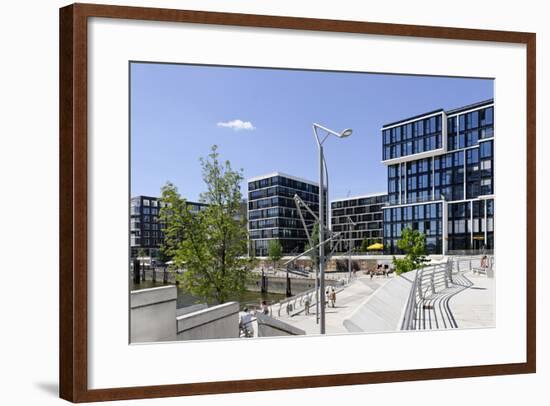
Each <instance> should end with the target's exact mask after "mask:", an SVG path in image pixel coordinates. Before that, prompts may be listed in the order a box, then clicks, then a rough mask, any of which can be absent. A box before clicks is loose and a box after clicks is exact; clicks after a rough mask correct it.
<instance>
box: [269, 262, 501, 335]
mask: <svg viewBox="0 0 550 406" xmlns="http://www.w3.org/2000/svg"><path fill="white" fill-rule="evenodd" d="M407 278H409V279H410V278H411V276H409V275H407V274H405V275H404V276H403V277H400V276H395V275H392V276H390V277H387V278H386V277H383V276H377V277H374V278H373V279H371V278H370V276H367V275H360V276H358V277H357V278H356V279H354V280H353V281H352V282H351V283H350V284H349V285H347V286H345V287H343V288H341V289H339V292H338V294H337V298H336V306H335V307H334V308H333V307H329V306H327V307H326V332H327V334H344V333H349V332H359V331H365V332H369V331H372V332H374V331H376V332H379V331H383V330H384V329H385V331H396V330H400V329H401V325H400V319H401V316H402V311H403V310H404V302H405V301H406V296H408V293H407V287H408V284H409V283H410V281H409V279H407ZM409 291H410V289H409ZM315 309H316V306H315V302H314V301H313V303H312V305H311V307H310V314H309V315H306V314H305V312H304V311H299V312H294V313H291V315H288V314H286V313H285V312H281V316H278V315H275V317H276V318H277V319H279V320H281V321H284V322H285V323H288V324H290V325H292V326H295V327H297V328H300V329H302V330H304V331H305V332H306V334H319V325H318V324H317V323H316V315H315ZM382 319H385V321H386V323H385V324H384V325H382V324H381V323H379V322H378V321H379V320H382ZM388 319H391V321H390V322H389V323H388V322H387V321H388ZM356 320H359V321H360V322H359V323H357V322H356ZM390 325H391V326H392V327H388V326H390ZM494 325H495V279H494V278H488V277H487V276H485V275H479V274H475V273H473V272H472V271H469V270H461V271H459V272H455V273H454V274H453V278H452V282H451V283H450V284H449V285H448V287H442V288H441V289H438V290H437V291H436V292H435V293H433V294H429V295H427V296H426V297H425V298H424V300H422V301H421V302H420V303H419V304H418V310H417V323H416V329H422V330H424V329H456V328H484V327H485V328H486V327H492V326H494ZM350 326H352V327H350Z"/></svg>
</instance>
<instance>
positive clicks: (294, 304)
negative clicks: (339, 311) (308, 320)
mask: <svg viewBox="0 0 550 406" xmlns="http://www.w3.org/2000/svg"><path fill="white" fill-rule="evenodd" d="M339 282H340V284H339V286H338V290H337V291H336V293H339V292H341V291H342V289H344V287H345V286H347V285H349V283H351V281H347V280H346V279H345V278H344V279H339ZM315 292H316V288H311V289H308V290H306V291H304V292H301V293H299V294H297V295H295V296H292V297H287V298H285V299H282V300H280V301H278V302H276V303H273V304H272V305H270V306H269V314H270V315H271V316H272V317H274V316H273V315H274V314H275V313H276V314H277V317H281V312H282V310H283V309H285V310H286V315H287V316H291V315H292V313H300V312H301V311H303V310H305V304H306V301H305V299H306V298H309V307H312V306H313V305H315V299H316V295H315ZM319 293H320V294H322V293H321V292H319ZM277 306H278V308H277Z"/></svg>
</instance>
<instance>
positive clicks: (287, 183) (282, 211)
mask: <svg viewBox="0 0 550 406" xmlns="http://www.w3.org/2000/svg"><path fill="white" fill-rule="evenodd" d="M295 194H297V195H298V196H300V197H301V198H302V199H303V201H304V202H305V203H306V204H307V205H308V206H309V207H310V209H311V210H312V211H313V212H314V213H315V214H316V215H318V214H319V184H318V183H315V182H311V181H308V180H305V179H301V178H298V177H295V176H291V175H286V174H284V173H280V172H274V173H270V174H267V175H263V176H257V177H254V178H251V179H249V180H248V234H249V249H250V254H253V255H255V256H258V257H263V256H267V255H268V244H269V241H270V240H278V241H279V242H280V243H281V246H282V248H283V253H284V254H292V253H300V252H303V251H304V247H305V245H306V244H307V242H308V241H307V235H306V233H305V230H304V227H303V225H302V222H301V220H300V215H299V214H298V211H297V209H296V204H295V202H294V195H295ZM325 213H326V211H325ZM303 216H304V220H305V222H306V224H308V225H309V226H310V230H311V228H312V225H313V224H314V223H315V219H314V217H313V216H312V215H311V214H310V213H308V212H307V211H305V210H304V211H303Z"/></svg>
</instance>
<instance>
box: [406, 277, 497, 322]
mask: <svg viewBox="0 0 550 406" xmlns="http://www.w3.org/2000/svg"><path fill="white" fill-rule="evenodd" d="M494 285H495V279H494V278H487V277H486V276H483V275H478V274H474V273H472V272H460V273H458V274H456V275H453V283H452V284H451V285H449V287H448V288H446V289H443V290H441V291H438V292H437V293H435V294H431V295H429V296H428V297H426V299H425V300H424V301H423V302H421V303H419V305H418V307H417V313H416V315H417V317H416V329H418V330H431V329H448V328H451V329H452V328H480V327H493V326H494V325H495V289H494V287H495V286H494Z"/></svg>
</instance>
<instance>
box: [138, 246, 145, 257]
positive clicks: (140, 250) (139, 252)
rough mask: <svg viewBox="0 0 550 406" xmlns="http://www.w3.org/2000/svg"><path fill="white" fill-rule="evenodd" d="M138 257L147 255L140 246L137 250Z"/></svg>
mask: <svg viewBox="0 0 550 406" xmlns="http://www.w3.org/2000/svg"><path fill="white" fill-rule="evenodd" d="M137 256H138V258H145V257H146V256H147V251H146V250H145V248H140V249H139V250H138V252H137Z"/></svg>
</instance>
